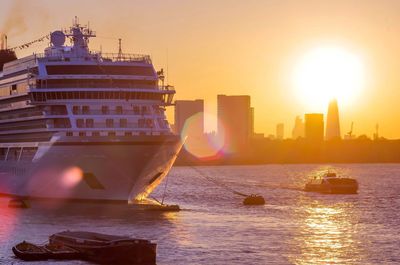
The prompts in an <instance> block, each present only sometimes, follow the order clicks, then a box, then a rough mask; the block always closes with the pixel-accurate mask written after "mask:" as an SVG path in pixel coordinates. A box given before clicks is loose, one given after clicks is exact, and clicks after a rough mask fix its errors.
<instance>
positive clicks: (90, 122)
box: [86, 119, 94, 128]
mask: <svg viewBox="0 0 400 265" xmlns="http://www.w3.org/2000/svg"><path fill="white" fill-rule="evenodd" d="M86 127H87V128H93V127H94V121H93V119H86Z"/></svg>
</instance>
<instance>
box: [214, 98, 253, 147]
mask: <svg viewBox="0 0 400 265" xmlns="http://www.w3.org/2000/svg"><path fill="white" fill-rule="evenodd" d="M217 105H218V110H217V112H218V113H217V116H218V133H219V134H221V133H223V134H224V139H225V144H224V151H226V152H228V153H235V152H238V151H240V150H243V149H245V148H246V147H247V146H248V142H249V139H250V137H252V136H253V134H254V131H253V126H254V125H253V124H254V110H253V109H252V108H251V103H250V96H248V95H238V96H226V95H218V96H217Z"/></svg>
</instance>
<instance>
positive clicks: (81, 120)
mask: <svg viewBox="0 0 400 265" xmlns="http://www.w3.org/2000/svg"><path fill="white" fill-rule="evenodd" d="M76 127H78V128H82V127H83V119H77V120H76Z"/></svg>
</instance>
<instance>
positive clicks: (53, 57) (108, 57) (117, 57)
mask: <svg viewBox="0 0 400 265" xmlns="http://www.w3.org/2000/svg"><path fill="white" fill-rule="evenodd" d="M35 56H36V58H37V59H44V60H48V61H69V60H71V59H73V60H74V59H77V60H82V59H83V60H95V61H103V62H144V63H147V64H151V63H152V61H151V58H150V56H149V55H144V54H134V53H103V52H97V51H91V52H89V53H87V54H83V55H76V54H74V53H72V52H55V51H53V52H51V53H49V54H46V53H36V54H35Z"/></svg>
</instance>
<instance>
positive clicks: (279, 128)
mask: <svg viewBox="0 0 400 265" xmlns="http://www.w3.org/2000/svg"><path fill="white" fill-rule="evenodd" d="M284 134H285V131H284V125H283V123H278V124H277V125H276V139H277V140H283V137H284Z"/></svg>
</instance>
